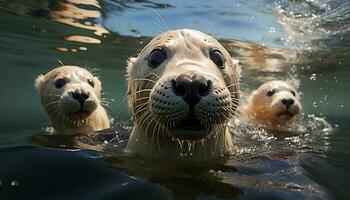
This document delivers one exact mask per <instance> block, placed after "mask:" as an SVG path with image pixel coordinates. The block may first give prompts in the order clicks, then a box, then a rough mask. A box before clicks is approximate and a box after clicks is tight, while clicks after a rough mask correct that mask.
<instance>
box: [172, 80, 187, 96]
mask: <svg viewBox="0 0 350 200" xmlns="http://www.w3.org/2000/svg"><path fill="white" fill-rule="evenodd" d="M191 83H192V80H191V79H190V78H189V77H188V76H186V75H180V76H179V77H178V78H177V79H176V80H172V81H171V85H172V89H173V92H174V93H175V95H177V96H185V95H186V93H188V90H189V89H190V87H191Z"/></svg>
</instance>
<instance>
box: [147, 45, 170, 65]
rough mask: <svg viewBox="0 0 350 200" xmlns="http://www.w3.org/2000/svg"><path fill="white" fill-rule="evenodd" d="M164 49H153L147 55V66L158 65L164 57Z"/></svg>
mask: <svg viewBox="0 0 350 200" xmlns="http://www.w3.org/2000/svg"><path fill="white" fill-rule="evenodd" d="M166 58H167V57H166V52H165V51H164V49H154V50H153V51H152V52H151V54H149V56H148V66H150V67H152V68H156V67H158V66H159V65H160V64H162V62H163V61H164V60H165V59H166Z"/></svg>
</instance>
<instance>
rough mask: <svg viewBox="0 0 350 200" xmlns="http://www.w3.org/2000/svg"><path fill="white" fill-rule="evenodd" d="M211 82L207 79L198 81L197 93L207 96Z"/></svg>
mask: <svg viewBox="0 0 350 200" xmlns="http://www.w3.org/2000/svg"><path fill="white" fill-rule="evenodd" d="M211 85H212V82H211V81H210V80H209V81H207V82H206V83H204V84H203V83H200V84H199V85H198V94H199V95H200V96H202V97H203V96H207V95H208V94H209V91H210V88H211Z"/></svg>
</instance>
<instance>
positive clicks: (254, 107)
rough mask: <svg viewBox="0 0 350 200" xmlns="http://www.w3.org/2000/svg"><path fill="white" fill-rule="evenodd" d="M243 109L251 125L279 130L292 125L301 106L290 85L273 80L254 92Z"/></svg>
mask: <svg viewBox="0 0 350 200" xmlns="http://www.w3.org/2000/svg"><path fill="white" fill-rule="evenodd" d="M245 109H246V111H247V114H248V116H249V118H250V119H249V120H251V121H252V122H253V123H256V124H262V125H263V126H265V127H266V128H268V129H279V128H283V127H289V126H290V125H292V124H293V122H294V121H295V119H296V115H298V114H299V113H300V112H301V109H302V106H301V103H300V94H299V93H298V91H297V90H296V89H295V88H294V87H293V86H292V85H290V84H288V83H286V82H285V81H281V80H274V81H269V82H266V83H264V84H262V85H261V86H260V87H259V88H258V89H256V90H254V91H253V92H252V93H251V94H250V96H249V99H248V103H247V105H246V108H245Z"/></svg>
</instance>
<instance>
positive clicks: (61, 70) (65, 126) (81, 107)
mask: <svg viewBox="0 0 350 200" xmlns="http://www.w3.org/2000/svg"><path fill="white" fill-rule="evenodd" d="M35 86H36V88H37V89H38V91H39V94H40V96H41V102H42V105H43V106H44V108H45V110H46V112H47V113H48V115H49V116H50V118H51V122H52V125H53V127H54V129H55V131H56V132H59V133H65V134H73V133H86V132H94V131H97V130H101V129H104V128H108V127H109V119H108V116H107V113H106V111H105V110H104V108H103V107H102V106H101V105H100V98H101V96H100V92H101V83H100V81H99V80H98V78H97V77H95V76H93V75H92V74H91V73H90V72H89V71H87V70H85V69H83V68H80V67H75V66H62V67H58V68H55V69H53V70H51V71H50V72H48V73H47V74H45V75H40V76H39V77H38V78H37V79H36V81H35ZM97 117H100V119H95V118H97Z"/></svg>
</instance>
